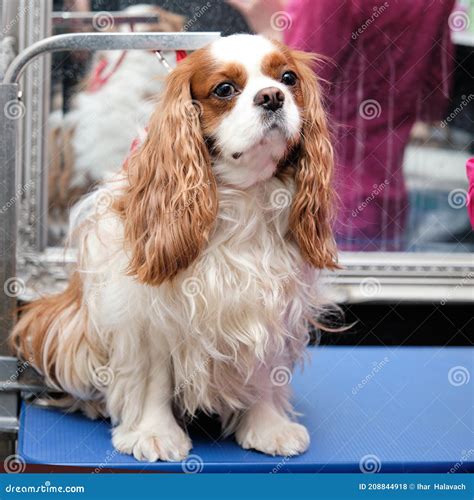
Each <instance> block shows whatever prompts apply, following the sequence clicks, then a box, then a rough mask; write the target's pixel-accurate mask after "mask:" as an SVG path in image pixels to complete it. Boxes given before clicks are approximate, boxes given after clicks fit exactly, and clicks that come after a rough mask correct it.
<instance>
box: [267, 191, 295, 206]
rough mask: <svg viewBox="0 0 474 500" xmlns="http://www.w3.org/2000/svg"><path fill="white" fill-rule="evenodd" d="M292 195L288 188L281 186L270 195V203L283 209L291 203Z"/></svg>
mask: <svg viewBox="0 0 474 500" xmlns="http://www.w3.org/2000/svg"><path fill="white" fill-rule="evenodd" d="M291 201H292V196H291V192H290V191H289V190H288V189H284V188H280V189H275V191H273V192H272V194H271V195H270V203H271V205H272V207H273V208H276V209H278V210H282V209H284V208H287V207H289V206H290V205H291Z"/></svg>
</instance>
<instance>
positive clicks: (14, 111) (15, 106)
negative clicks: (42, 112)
mask: <svg viewBox="0 0 474 500" xmlns="http://www.w3.org/2000/svg"><path fill="white" fill-rule="evenodd" d="M25 113H26V107H25V105H24V104H23V103H22V102H21V101H18V100H17V99H12V100H11V101H8V102H6V103H5V106H3V114H4V115H5V118H8V119H9V120H19V119H20V118H23V117H24V116H25Z"/></svg>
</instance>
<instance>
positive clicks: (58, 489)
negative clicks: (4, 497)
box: [5, 481, 86, 493]
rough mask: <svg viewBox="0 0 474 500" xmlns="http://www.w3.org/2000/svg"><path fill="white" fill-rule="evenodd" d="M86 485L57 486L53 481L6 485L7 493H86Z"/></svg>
mask: <svg viewBox="0 0 474 500" xmlns="http://www.w3.org/2000/svg"><path fill="white" fill-rule="evenodd" d="M85 491H86V489H85V487H84V486H55V485H53V484H51V481H45V482H44V483H43V484H39V485H29V486H15V485H13V484H8V485H7V486H5V493H85Z"/></svg>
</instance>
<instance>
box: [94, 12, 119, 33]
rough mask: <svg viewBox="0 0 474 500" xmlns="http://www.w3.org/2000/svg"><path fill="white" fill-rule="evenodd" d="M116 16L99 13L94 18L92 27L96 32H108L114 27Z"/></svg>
mask: <svg viewBox="0 0 474 500" xmlns="http://www.w3.org/2000/svg"><path fill="white" fill-rule="evenodd" d="M114 24H115V21H114V16H113V15H112V14H110V12H106V11H105V10H104V11H101V12H97V14H95V15H94V17H93V18H92V26H93V27H94V29H95V30H96V31H108V30H111V29H112V28H113V27H114Z"/></svg>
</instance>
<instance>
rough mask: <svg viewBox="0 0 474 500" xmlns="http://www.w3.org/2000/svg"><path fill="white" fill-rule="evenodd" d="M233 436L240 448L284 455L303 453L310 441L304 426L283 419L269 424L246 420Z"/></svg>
mask: <svg viewBox="0 0 474 500" xmlns="http://www.w3.org/2000/svg"><path fill="white" fill-rule="evenodd" d="M235 437H236V439H237V442H238V443H239V444H240V446H242V448H245V449H249V448H252V449H255V450H258V451H261V452H263V453H266V454H267V455H273V456H275V455H281V456H284V457H289V456H293V455H299V454H300V453H304V452H305V451H306V450H307V449H308V446H309V441H310V439H309V434H308V431H307V430H306V427H304V426H303V425H300V424H297V423H296V422H291V421H289V420H284V419H282V420H281V421H279V422H278V423H276V422H275V423H271V424H270V425H269V426H263V425H252V423H251V422H246V424H244V425H243V426H241V427H240V428H239V429H238V430H237V432H236V434H235Z"/></svg>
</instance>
